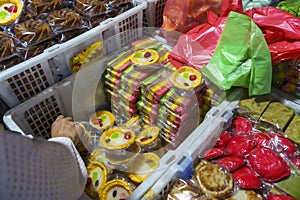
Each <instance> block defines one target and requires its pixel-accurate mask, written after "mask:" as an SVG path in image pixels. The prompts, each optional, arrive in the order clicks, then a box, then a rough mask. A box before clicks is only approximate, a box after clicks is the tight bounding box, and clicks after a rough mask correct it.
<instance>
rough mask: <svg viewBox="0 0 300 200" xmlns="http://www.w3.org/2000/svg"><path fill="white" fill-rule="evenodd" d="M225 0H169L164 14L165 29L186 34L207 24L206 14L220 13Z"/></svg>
mask: <svg viewBox="0 0 300 200" xmlns="http://www.w3.org/2000/svg"><path fill="white" fill-rule="evenodd" d="M222 1H223V0H187V1H182V0H168V1H167V2H166V5H165V8H164V13H163V25H162V27H163V29H165V30H166V31H178V32H181V33H186V32H187V31H189V30H190V29H192V28H193V27H195V26H197V25H199V24H202V23H206V12H207V11H208V10H209V9H211V10H213V11H214V12H216V13H219V12H220V9H221V4H222Z"/></svg>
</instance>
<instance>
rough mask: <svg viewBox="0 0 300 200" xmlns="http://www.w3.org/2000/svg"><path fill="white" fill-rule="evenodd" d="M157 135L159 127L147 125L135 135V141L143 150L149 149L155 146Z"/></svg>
mask: <svg viewBox="0 0 300 200" xmlns="http://www.w3.org/2000/svg"><path fill="white" fill-rule="evenodd" d="M158 137H159V128H158V127H157V126H148V127H146V128H145V129H144V130H143V131H142V132H141V133H140V134H139V135H138V136H137V137H136V141H137V142H138V143H139V144H140V145H141V147H142V148H143V149H144V150H149V149H152V148H155V147H156V146H157V141H158Z"/></svg>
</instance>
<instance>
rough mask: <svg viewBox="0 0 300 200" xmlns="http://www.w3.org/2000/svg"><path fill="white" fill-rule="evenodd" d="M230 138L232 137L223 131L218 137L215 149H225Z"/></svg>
mask: <svg viewBox="0 0 300 200" xmlns="http://www.w3.org/2000/svg"><path fill="white" fill-rule="evenodd" d="M231 138H232V136H231V135H230V133H229V132H228V131H223V132H222V133H221V134H220V136H219V137H218V140H217V142H216V145H215V147H225V146H226V145H227V144H228V142H229V141H230V140H231Z"/></svg>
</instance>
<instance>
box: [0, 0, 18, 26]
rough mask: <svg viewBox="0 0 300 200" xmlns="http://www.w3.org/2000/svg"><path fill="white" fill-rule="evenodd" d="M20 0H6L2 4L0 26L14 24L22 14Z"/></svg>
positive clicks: (0, 7) (0, 6)
mask: <svg viewBox="0 0 300 200" xmlns="http://www.w3.org/2000/svg"><path fill="white" fill-rule="evenodd" d="M22 9H23V5H22V2H21V1H20V0H9V1H8V0H4V1H1V3H0V26H2V25H7V24H11V23H13V22H14V21H15V20H16V19H17V18H19V17H20V15H21V13H22Z"/></svg>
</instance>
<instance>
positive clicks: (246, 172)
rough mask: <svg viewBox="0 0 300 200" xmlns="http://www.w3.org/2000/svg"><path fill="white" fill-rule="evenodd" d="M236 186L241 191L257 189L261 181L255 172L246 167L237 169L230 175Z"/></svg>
mask: <svg viewBox="0 0 300 200" xmlns="http://www.w3.org/2000/svg"><path fill="white" fill-rule="evenodd" d="M232 176H233V179H234V181H235V182H236V184H237V185H238V186H239V187H240V188H243V189H259V188H260V186H261V181H260V179H259V177H258V176H257V175H256V174H255V172H254V171H253V170H252V169H251V168H250V167H248V166H244V167H242V168H240V169H237V170H236V171H234V172H233V173H232Z"/></svg>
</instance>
